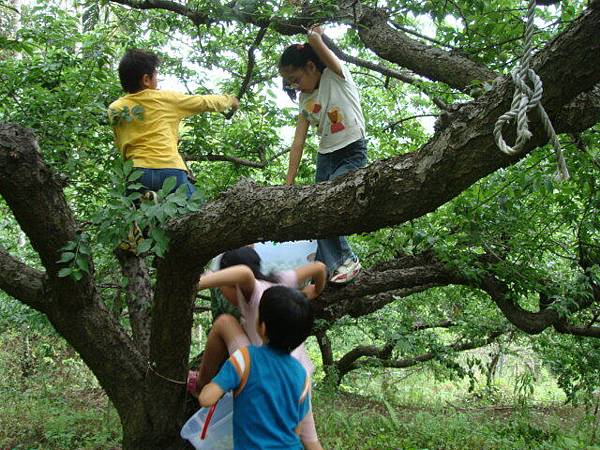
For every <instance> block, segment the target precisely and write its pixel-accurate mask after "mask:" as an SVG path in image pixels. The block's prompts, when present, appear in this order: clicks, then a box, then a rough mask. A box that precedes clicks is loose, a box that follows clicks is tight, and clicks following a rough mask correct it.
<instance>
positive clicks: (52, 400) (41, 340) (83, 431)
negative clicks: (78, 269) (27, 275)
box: [0, 332, 600, 450]
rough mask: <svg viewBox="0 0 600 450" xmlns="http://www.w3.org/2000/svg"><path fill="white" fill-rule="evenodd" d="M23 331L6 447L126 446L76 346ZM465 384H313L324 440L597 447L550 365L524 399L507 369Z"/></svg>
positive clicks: (0, 382) (392, 376) (2, 360)
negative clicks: (488, 384) (492, 378)
mask: <svg viewBox="0 0 600 450" xmlns="http://www.w3.org/2000/svg"><path fill="white" fill-rule="evenodd" d="M24 337H25V335H24V334H23V333H22V332H12V333H10V332H9V333H4V334H2V335H0V346H1V347H2V348H3V350H4V351H3V352H2V353H0V449H2V450H4V449H44V450H55V449H56V450H59V449H60V450H70V449H86V450H87V449H90V450H91V449H102V450H107V449H118V448H120V439H121V427H120V423H119V419H118V416H117V414H116V411H115V410H114V408H113V407H112V405H111V404H110V402H109V401H108V399H107V398H106V396H105V395H104V393H103V392H102V390H101V389H100V387H99V386H98V383H97V381H96V379H95V377H94V376H93V374H92V373H91V372H90V371H89V370H88V369H87V368H86V367H85V365H84V364H83V363H82V362H81V360H80V359H79V358H78V357H77V355H75V354H74V353H73V351H72V350H70V349H69V348H68V347H67V346H66V345H65V344H64V342H63V341H62V340H60V339H58V338H56V337H49V336H41V335H35V334H33V333H29V334H28V335H27V336H26V338H27V339H25V338H24ZM411 373H412V375H409V374H411ZM513 381H514V380H513ZM467 387H468V383H466V382H463V381H456V382H449V381H435V380H434V379H433V378H432V373H431V372H430V371H429V370H427V369H423V370H417V371H404V372H390V371H382V370H379V371H378V370H373V371H371V372H370V373H367V372H362V373H356V374H352V375H351V376H348V377H346V378H345V379H344V385H343V386H342V392H337V393H333V392H331V391H328V390H326V389H325V388H324V387H322V386H317V388H316V389H315V391H314V397H313V407H314V412H315V418H316V421H317V429H318V431H319V435H320V437H321V440H322V443H323V445H324V447H325V448H326V449H340V450H347V449H352V450H354V449H364V450H367V449H373V450H375V449H376V450H385V449H461V450H468V449H473V450H475V449H477V450H480V449H490V450H491V449H494V450H496V449H497V450H512V449H515V450H516V449H540V450H542V449H543V450H550V449H569V450H572V449H590V450H600V441H599V435H600V431H598V432H596V431H595V429H596V428H598V421H597V418H595V417H594V416H592V415H590V414H589V412H588V413H586V410H585V409H583V408H574V407H572V406H564V404H563V401H564V396H562V394H561V393H560V391H558V390H557V388H556V386H555V384H554V383H553V380H552V379H551V378H549V376H548V374H546V373H540V375H539V377H538V379H537V380H536V381H535V389H534V391H533V393H532V395H531V396H530V397H528V398H526V399H525V400H526V401H522V400H523V399H520V400H521V401H518V400H519V398H518V397H515V395H514V382H512V383H511V379H510V377H506V378H500V379H499V380H497V383H496V385H495V391H494V393H493V395H488V396H485V395H480V394H481V392H483V387H482V386H477V389H476V394H473V393H469V392H468V390H467Z"/></svg>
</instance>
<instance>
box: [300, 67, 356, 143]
mask: <svg viewBox="0 0 600 450" xmlns="http://www.w3.org/2000/svg"><path fill="white" fill-rule="evenodd" d="M342 73H343V74H344V78H342V77H340V76H339V75H337V74H336V73H335V72H334V71H332V70H330V69H329V68H325V70H323V73H322V74H321V81H320V82H319V87H318V89H315V90H314V91H313V92H311V93H310V94H307V93H304V92H302V93H301V94H300V114H302V115H303V116H304V117H305V118H306V119H307V120H308V122H309V123H310V124H311V125H312V126H316V127H317V135H318V136H319V137H320V144H319V153H331V152H334V151H336V150H339V149H341V148H343V147H346V146H347V145H348V144H351V143H353V142H356V141H358V140H359V139H362V138H363V137H364V136H365V118H364V116H363V113H362V109H361V107H360V98H359V95H358V88H357V87H356V84H354V81H353V80H352V75H350V71H349V70H348V69H347V68H346V67H345V66H344V65H342Z"/></svg>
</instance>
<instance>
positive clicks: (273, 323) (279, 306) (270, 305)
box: [258, 286, 314, 353]
mask: <svg viewBox="0 0 600 450" xmlns="http://www.w3.org/2000/svg"><path fill="white" fill-rule="evenodd" d="M313 322H314V316H313V311H312V308H311V306H310V302H309V301H308V299H307V298H306V297H305V296H304V295H303V294H302V292H300V291H299V290H298V289H293V288H290V287H286V286H273V287H270V288H269V289H267V290H266V291H265V292H264V293H263V295H262V298H261V300H260V304H259V306H258V323H264V324H265V326H266V328H267V331H266V332H267V337H268V339H269V342H268V344H267V345H269V346H270V347H273V348H274V349H276V350H280V351H282V352H286V353H291V352H292V350H294V349H295V348H296V347H298V346H299V345H300V344H302V343H303V342H304V341H305V340H306V338H307V337H308V336H309V335H310V331H311V329H312V327H313Z"/></svg>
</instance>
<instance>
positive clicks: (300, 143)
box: [286, 115, 309, 186]
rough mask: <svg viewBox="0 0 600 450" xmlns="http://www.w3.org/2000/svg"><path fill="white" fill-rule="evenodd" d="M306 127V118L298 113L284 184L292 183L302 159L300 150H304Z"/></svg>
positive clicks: (307, 124) (307, 125)
mask: <svg viewBox="0 0 600 450" xmlns="http://www.w3.org/2000/svg"><path fill="white" fill-rule="evenodd" d="M308 127H309V123H308V120H306V118H305V117H304V116H302V115H299V116H298V121H297V122H296V132H295V133H294V142H292V149H291V150H290V163H289V167H288V173H287V178H286V184H287V185H289V186H291V185H292V184H294V180H295V179H296V174H297V173H298V167H299V166H300V160H301V159H302V152H303V151H304V143H305V142H306V135H307V134H308Z"/></svg>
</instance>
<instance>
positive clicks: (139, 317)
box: [115, 249, 154, 356]
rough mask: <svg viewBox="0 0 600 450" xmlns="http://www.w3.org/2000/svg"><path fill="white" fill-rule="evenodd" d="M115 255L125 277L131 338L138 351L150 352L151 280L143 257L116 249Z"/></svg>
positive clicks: (146, 353)
mask: <svg viewBox="0 0 600 450" xmlns="http://www.w3.org/2000/svg"><path fill="white" fill-rule="evenodd" d="M115 255H116V257H117V259H118V260H119V265H120V266H121V273H122V274H123V276H124V277H126V278H127V280H128V282H127V290H126V298H127V309H128V311H129V321H130V323H131V330H132V332H133V340H134V342H135V343H136V345H137V346H138V348H139V349H140V352H141V353H143V354H144V355H146V356H148V354H149V353H150V322H151V315H150V311H151V309H152V301H153V297H154V296H153V291H152V280H151V279H150V274H149V273H148V268H147V267H146V263H145V262H144V259H143V258H142V257H140V256H137V255H134V254H133V253H130V252H127V251H124V250H120V249H117V250H115Z"/></svg>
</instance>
